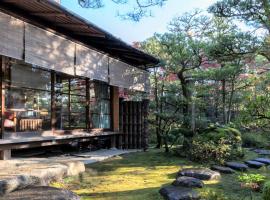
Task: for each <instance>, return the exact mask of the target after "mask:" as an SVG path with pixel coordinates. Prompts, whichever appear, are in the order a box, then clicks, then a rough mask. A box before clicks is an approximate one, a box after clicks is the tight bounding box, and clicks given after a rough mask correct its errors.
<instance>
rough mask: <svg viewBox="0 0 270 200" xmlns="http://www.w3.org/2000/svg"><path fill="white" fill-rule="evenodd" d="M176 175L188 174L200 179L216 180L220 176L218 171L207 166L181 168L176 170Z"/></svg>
mask: <svg viewBox="0 0 270 200" xmlns="http://www.w3.org/2000/svg"><path fill="white" fill-rule="evenodd" d="M178 176H188V177H193V178H197V179H200V180H217V179H219V178H220V177H221V176H220V173H219V172H215V171H213V170H211V169H207V168H189V169H183V170H181V171H179V172H178Z"/></svg>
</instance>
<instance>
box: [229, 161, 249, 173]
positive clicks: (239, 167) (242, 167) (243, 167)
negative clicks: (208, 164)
mask: <svg viewBox="0 0 270 200" xmlns="http://www.w3.org/2000/svg"><path fill="white" fill-rule="evenodd" d="M225 165H226V166H227V167H230V168H232V169H235V170H238V171H247V169H248V166H247V165H245V164H243V163H238V162H226V164H225Z"/></svg>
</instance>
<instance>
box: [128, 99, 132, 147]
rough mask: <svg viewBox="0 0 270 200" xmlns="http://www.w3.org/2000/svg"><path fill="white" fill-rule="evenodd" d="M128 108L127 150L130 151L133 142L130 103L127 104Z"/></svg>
mask: <svg viewBox="0 0 270 200" xmlns="http://www.w3.org/2000/svg"><path fill="white" fill-rule="evenodd" d="M128 107H129V115H128V140H129V141H128V148H129V149H132V148H133V146H132V144H133V141H132V134H133V133H132V115H133V108H132V102H131V101H129V102H128Z"/></svg>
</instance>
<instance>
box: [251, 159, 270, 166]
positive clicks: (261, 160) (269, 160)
mask: <svg viewBox="0 0 270 200" xmlns="http://www.w3.org/2000/svg"><path fill="white" fill-rule="evenodd" d="M254 161H257V162H260V163H264V164H266V165H270V159H269V158H256V159H254Z"/></svg>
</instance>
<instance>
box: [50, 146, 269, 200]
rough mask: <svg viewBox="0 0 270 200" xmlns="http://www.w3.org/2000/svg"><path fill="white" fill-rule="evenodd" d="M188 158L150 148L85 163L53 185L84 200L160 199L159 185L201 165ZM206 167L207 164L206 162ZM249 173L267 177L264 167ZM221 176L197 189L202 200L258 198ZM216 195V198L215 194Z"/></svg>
mask: <svg viewBox="0 0 270 200" xmlns="http://www.w3.org/2000/svg"><path fill="white" fill-rule="evenodd" d="M255 157H256V154H255V153H251V152H249V151H247V155H246V158H245V159H249V158H255ZM201 166H203V165H200V164H196V163H194V162H191V161H189V160H187V159H183V158H179V157H176V156H174V155H170V154H165V153H164V152H163V151H162V150H154V149H151V150H149V152H139V153H132V154H127V155H123V156H118V157H114V158H112V159H109V160H106V161H103V162H100V163H96V164H91V165H87V169H86V172H85V173H83V174H82V175H81V176H78V177H70V178H67V179H65V180H64V181H63V182H58V183H54V184H53V185H54V186H57V187H62V188H67V189H70V190H72V191H74V192H75V193H77V194H78V195H80V196H81V197H82V199H84V200H90V199H91V200H159V199H162V198H161V196H160V195H159V193H158V190H159V189H160V187H161V186H164V185H167V184H170V183H171V182H172V181H173V180H174V179H175V177H176V173H177V172H178V171H179V170H180V169H181V168H188V167H201ZM206 166H207V165H206ZM248 173H260V174H263V175H266V176H268V179H269V180H270V175H269V170H268V169H267V168H266V167H265V168H263V169H260V170H249V172H248ZM239 174H240V173H236V174H234V175H223V176H222V179H221V180H219V181H206V182H205V184H206V185H205V187H204V188H203V189H200V190H198V191H200V192H201V193H202V195H203V196H205V197H206V198H205V199H210V197H212V198H211V199H219V200H224V199H229V200H231V199H232V200H240V199H241V200H242V199H243V200H244V199H251V195H252V196H253V197H252V199H253V200H259V199H261V198H262V197H261V194H260V193H253V192H251V191H250V190H249V189H243V188H241V187H240V183H239V182H238V180H237V176H238V175H239ZM216 195H217V196H218V197H215V196H216Z"/></svg>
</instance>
